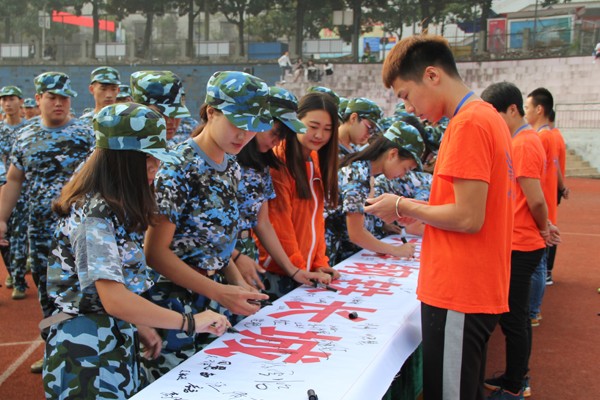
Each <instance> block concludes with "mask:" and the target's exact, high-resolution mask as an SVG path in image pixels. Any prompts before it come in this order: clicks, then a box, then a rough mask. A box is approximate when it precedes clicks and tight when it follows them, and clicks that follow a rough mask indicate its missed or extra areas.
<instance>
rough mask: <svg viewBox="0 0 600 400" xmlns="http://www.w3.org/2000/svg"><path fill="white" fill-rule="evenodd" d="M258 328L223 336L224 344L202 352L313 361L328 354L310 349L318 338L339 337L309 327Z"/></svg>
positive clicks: (289, 360)
mask: <svg viewBox="0 0 600 400" xmlns="http://www.w3.org/2000/svg"><path fill="white" fill-rule="evenodd" d="M260 332H261V333H260V334H259V333H255V332H252V331H249V330H242V331H240V333H239V334H240V335H243V336H245V338H243V339H238V340H235V339H234V340H224V341H223V344H225V346H226V347H220V348H212V349H206V350H204V352H205V353H207V354H212V355H215V356H221V357H231V356H234V355H236V354H248V355H250V356H254V357H257V358H262V359H264V360H270V361H272V360H275V359H277V358H280V357H283V356H287V357H286V358H285V359H283V360H282V361H283V362H285V363H290V364H294V363H297V362H302V363H314V362H319V361H321V359H323V358H327V357H329V355H330V353H325V352H323V351H318V350H317V351H314V350H313V349H314V348H315V347H316V346H317V345H318V344H319V342H318V340H328V341H338V340H341V339H342V338H341V337H339V336H326V335H320V334H318V333H316V332H311V331H307V332H288V331H279V330H277V329H276V328H275V327H262V328H260Z"/></svg>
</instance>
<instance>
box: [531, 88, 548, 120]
mask: <svg viewBox="0 0 600 400" xmlns="http://www.w3.org/2000/svg"><path fill="white" fill-rule="evenodd" d="M527 97H531V101H532V102H533V105H535V106H536V107H537V106H542V107H543V108H544V116H546V117H550V112H551V111H552V109H553V108H554V98H553V97H552V93H550V91H549V90H548V89H546V88H543V87H542V88H537V89H535V90H534V91H532V92H531V93H529V94H528V95H527Z"/></svg>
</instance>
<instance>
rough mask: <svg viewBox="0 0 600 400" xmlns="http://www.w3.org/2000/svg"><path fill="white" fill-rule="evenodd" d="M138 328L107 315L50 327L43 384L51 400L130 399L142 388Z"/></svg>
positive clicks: (87, 317)
mask: <svg viewBox="0 0 600 400" xmlns="http://www.w3.org/2000/svg"><path fill="white" fill-rule="evenodd" d="M138 350H139V342H138V337H137V329H136V328H135V327H134V326H133V325H132V324H130V323H128V322H125V321H121V320H119V319H116V318H113V317H111V316H109V315H107V314H88V315H81V316H78V317H75V318H73V319H70V320H67V321H64V322H61V323H59V324H57V325H54V326H52V327H51V328H50V334H49V336H48V340H47V341H46V354H45V360H44V370H43V383H44V391H45V392H46V398H47V399H60V400H66V399H73V400H75V399H77V400H80V399H127V398H129V397H131V396H132V395H134V394H135V393H136V392H138V391H139V390H140V389H141V376H140V367H139V361H138V354H139V351H138Z"/></svg>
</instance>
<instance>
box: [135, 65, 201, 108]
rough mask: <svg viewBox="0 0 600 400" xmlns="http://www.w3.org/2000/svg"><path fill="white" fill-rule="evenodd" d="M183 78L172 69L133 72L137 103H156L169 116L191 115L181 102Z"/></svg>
mask: <svg viewBox="0 0 600 400" xmlns="http://www.w3.org/2000/svg"><path fill="white" fill-rule="evenodd" d="M182 89H183V83H182V82H181V79H179V77H178V76H177V75H176V74H174V73H173V72H171V71H137V72H134V73H133V74H131V94H132V97H133V101H135V102H136V103H141V104H146V105H155V106H157V107H158V109H159V110H160V112H161V113H162V114H163V115H165V116H167V117H169V118H185V117H189V116H191V114H190V111H189V110H188V109H187V107H186V106H185V105H184V104H183V103H182V102H181V90H182Z"/></svg>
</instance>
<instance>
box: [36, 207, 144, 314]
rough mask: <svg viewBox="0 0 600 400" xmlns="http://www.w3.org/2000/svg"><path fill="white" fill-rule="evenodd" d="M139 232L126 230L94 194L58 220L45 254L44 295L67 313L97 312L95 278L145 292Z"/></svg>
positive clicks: (142, 252)
mask: <svg viewBox="0 0 600 400" xmlns="http://www.w3.org/2000/svg"><path fill="white" fill-rule="evenodd" d="M142 242H143V234H142V233H137V232H127V230H126V229H125V227H124V226H123V224H122V223H120V222H119V220H118V219H117V216H116V214H115V213H114V212H113V211H112V210H111V208H110V207H109V205H108V204H107V203H106V201H105V200H104V199H103V198H102V197H100V196H99V195H94V196H88V198H87V199H86V202H85V203H84V204H83V205H82V206H81V207H76V206H75V205H74V206H72V207H71V214H70V215H69V216H68V217H65V218H62V219H60V220H59V223H58V226H57V228H56V231H55V233H54V238H53V242H52V248H51V252H50V255H49V257H48V283H47V288H48V295H49V298H50V299H51V301H53V302H54V304H55V306H56V307H57V308H58V309H59V310H60V311H63V312H66V313H68V314H91V313H103V312H104V307H103V306H102V303H101V302H100V298H99V297H98V292H97V291H96V286H95V282H96V281H97V280H99V279H106V280H110V281H116V282H119V283H122V284H123V285H125V286H126V287H127V289H129V290H130V291H132V292H133V293H136V294H141V293H143V292H145V291H146V290H148V288H150V286H151V285H152V281H151V280H149V279H148V267H147V265H146V258H145V257H144V251H143V249H142Z"/></svg>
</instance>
